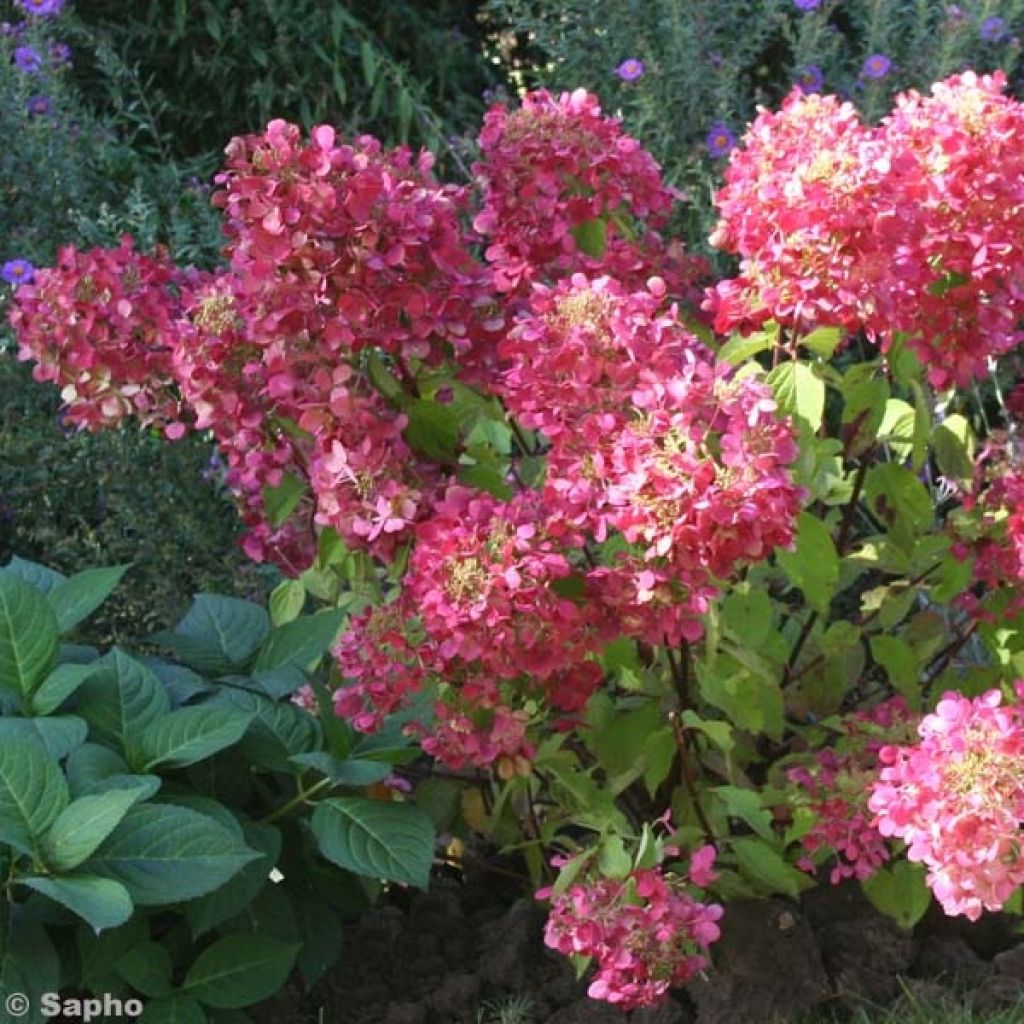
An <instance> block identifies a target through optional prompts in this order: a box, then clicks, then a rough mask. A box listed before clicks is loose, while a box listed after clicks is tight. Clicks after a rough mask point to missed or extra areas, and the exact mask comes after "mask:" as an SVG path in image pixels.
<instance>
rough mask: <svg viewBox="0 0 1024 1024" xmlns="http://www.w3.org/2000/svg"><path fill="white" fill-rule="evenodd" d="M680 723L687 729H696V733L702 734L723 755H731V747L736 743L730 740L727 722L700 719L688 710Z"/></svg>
mask: <svg viewBox="0 0 1024 1024" xmlns="http://www.w3.org/2000/svg"><path fill="white" fill-rule="evenodd" d="M682 722H683V725H684V726H686V728H687V729H696V730H697V731H698V732H702V733H704V735H705V736H707V738H708V739H709V740H711V742H712V743H714V745H715V746H716V747H718V749H719V750H721V751H722V752H723V753H724V754H729V753H731V752H732V749H733V747H735V746H736V742H735V740H733V738H732V726H731V725H730V724H729V723H728V722H719V721H715V720H712V719H706V718H701V717H700V716H699V715H698V714H697V713H696V712H695V711H691V710H690V709H689V708H687V709H686V710H685V711H684V712H683V714H682Z"/></svg>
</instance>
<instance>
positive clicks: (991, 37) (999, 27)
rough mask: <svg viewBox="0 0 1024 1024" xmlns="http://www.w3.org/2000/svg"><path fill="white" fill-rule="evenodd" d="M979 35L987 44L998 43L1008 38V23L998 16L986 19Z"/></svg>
mask: <svg viewBox="0 0 1024 1024" xmlns="http://www.w3.org/2000/svg"><path fill="white" fill-rule="evenodd" d="M978 34H979V35H980V36H981V38H982V39H984V40H985V42H986V43H998V42H999V41H1000V40H1001V39H1005V38H1006V21H1005V20H1004V19H1003V18H1000V17H999V16H998V15H995V16H993V17H991V18H986V19H985V20H984V21H983V22H982V23H981V28H980V29H979V30H978Z"/></svg>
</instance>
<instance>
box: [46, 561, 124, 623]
mask: <svg viewBox="0 0 1024 1024" xmlns="http://www.w3.org/2000/svg"><path fill="white" fill-rule="evenodd" d="M127 570H128V566H127V565H113V566H110V567H109V568H106V569H86V570H85V571H84V572H79V573H75V575H74V576H70V577H69V578H68V579H66V580H63V581H62V582H60V583H58V584H57V586H55V587H54V588H53V589H52V590H51V591H50V592H49V594H47V598H48V599H49V602H50V606H51V607H52V608H53V610H54V612H55V613H56V615H57V626H58V628H59V629H60V632H61V634H64V633H67V632H68V631H69V630H71V629H73V628H74V627H75V626H77V625H78V623H80V622H81V621H82V620H83V619H85V618H87V617H88V616H90V615H92V613H93V612H94V611H96V609H97V608H99V606H100V605H101V604H103V602H104V601H105V600H106V599H107V598H108V597H109V596H110V593H111V591H112V590H113V589H114V587H116V586H117V585H118V583H120V582H121V577H122V576H123V575H124V574H125V572H126V571H127Z"/></svg>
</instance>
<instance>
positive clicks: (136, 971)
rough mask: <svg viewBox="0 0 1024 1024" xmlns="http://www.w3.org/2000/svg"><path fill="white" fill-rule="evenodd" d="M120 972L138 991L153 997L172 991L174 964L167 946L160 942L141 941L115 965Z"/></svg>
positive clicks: (168, 993)
mask: <svg viewBox="0 0 1024 1024" xmlns="http://www.w3.org/2000/svg"><path fill="white" fill-rule="evenodd" d="M114 968H115V970H116V971H117V973H118V974H120V975H121V977H122V978H124V980H125V981H127V982H128V984H129V985H131V987H132V988H133V989H135V991H136V992H141V993H142V994H143V995H144V996H149V997H150V998H151V999H153V998H159V997H161V996H167V995H170V993H171V973H172V971H173V965H172V964H171V956H170V954H169V953H168V952H167V947H166V946H163V945H161V944H160V943H159V942H140V943H139V944H138V945H137V946H133V947H132V948H131V949H130V950H128V952H127V953H125V954H124V956H122V957H121V958H120V959H119V960H118V961H117V963H116V964H115V965H114Z"/></svg>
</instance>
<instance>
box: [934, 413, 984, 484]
mask: <svg viewBox="0 0 1024 1024" xmlns="http://www.w3.org/2000/svg"><path fill="white" fill-rule="evenodd" d="M931 443H932V449H933V451H934V452H935V461H936V462H937V463H938V465H939V470H940V472H941V473H942V475H943V476H948V477H949V478H950V479H951V480H970V479H971V476H972V475H973V473H974V434H973V433H972V431H971V425H970V423H968V422H967V420H966V419H965V418H964V417H963V416H960V415H959V414H954V415H953V416H947V417H946V418H945V419H944V420H943V421H942V422H941V423H937V424H936V425H935V427H934V429H933V430H932V436H931Z"/></svg>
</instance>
